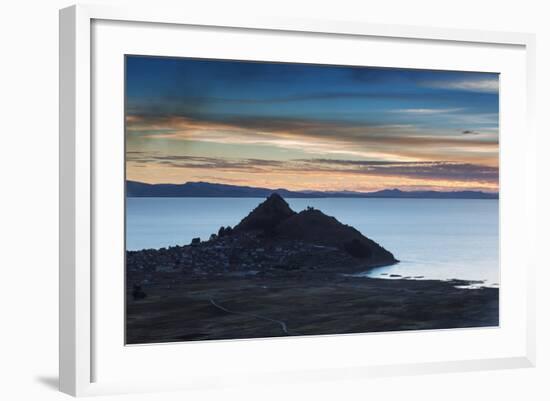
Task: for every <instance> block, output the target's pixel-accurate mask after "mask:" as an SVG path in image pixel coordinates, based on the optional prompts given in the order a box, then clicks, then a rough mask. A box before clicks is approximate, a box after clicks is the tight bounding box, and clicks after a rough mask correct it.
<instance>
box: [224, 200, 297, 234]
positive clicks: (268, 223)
mask: <svg viewBox="0 0 550 401" xmlns="http://www.w3.org/2000/svg"><path fill="white" fill-rule="evenodd" d="M295 214H296V212H294V211H293V210H292V209H291V208H290V206H288V203H286V201H285V200H284V199H283V198H282V197H281V196H280V195H279V194H276V193H274V194H271V195H269V197H268V198H267V199H266V200H265V201H264V202H263V203H261V204H260V205H258V206H257V207H256V208H255V209H254V210H253V211H252V212H250V214H249V215H248V216H246V217H245V218H244V219H242V221H241V222H240V223H239V224H237V225H236V226H235V230H264V231H269V230H271V229H272V228H274V227H276V226H277V225H278V224H280V223H281V222H283V221H284V220H286V219H288V218H289V217H292V216H293V215H295Z"/></svg>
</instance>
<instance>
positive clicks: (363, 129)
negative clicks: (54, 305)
mask: <svg viewBox="0 0 550 401" xmlns="http://www.w3.org/2000/svg"><path fill="white" fill-rule="evenodd" d="M60 32H61V33H60V48H61V56H60V57H61V58H60V69H61V88H60V95H61V96H60V97H61V105H60V107H61V117H60V126H61V129H60V131H61V149H60V155H61V163H60V164H61V167H60V169H61V171H60V176H61V194H60V195H61V196H60V198H61V222H60V231H61V238H60V241H61V262H60V288H61V293H60V316H61V319H60V383H61V390H62V391H64V392H67V393H70V394H73V395H88V394H103V393H113V392H133V391H152V390H166V389H197V388H209V387H213V386H214V387H215V386H224V385H228V384H231V385H235V384H237V385H238V384H239V383H247V382H256V383H262V382H266V383H267V382H268V383H285V382H288V381H290V380H320V379H327V378H330V377H333V378H339V377H349V375H353V377H357V378H358V379H359V378H361V377H369V376H377V375H399V374H403V373H408V374H410V373H415V372H416V373H421V372H426V373H430V372H439V371H459V370H476V369H494V368H506V367H520V366H532V364H533V363H534V337H533V336H534V334H533V333H534V331H533V330H534V329H533V325H534V321H533V316H534V315H533V308H534V305H533V299H534V293H533V290H534V288H533V287H534V286H533V273H532V272H533V266H534V263H535V261H536V258H535V251H534V250H533V249H531V244H532V243H533V241H532V237H533V236H534V230H533V229H532V224H533V213H534V195H533V194H534V192H535V183H534V181H533V176H534V174H532V173H533V171H534V160H533V157H532V155H533V152H532V149H533V144H534V139H533V135H534V134H533V133H532V132H531V130H530V125H529V124H530V113H531V110H532V104H531V102H532V89H533V85H534V75H533V70H532V69H533V61H532V58H533V57H534V55H533V44H534V39H533V37H532V36H531V35H527V34H508V33H493V32H475V31H461V30H446V29H428V28H418V27H398V26H377V25H370V24H366V23H348V22H346V23H343V22H342V23H338V22H322V21H293V20H287V19H285V20H278V19H261V18H254V19H250V20H247V19H232V18H227V17H225V18H221V17H216V16H192V15H182V16H180V15H178V14H177V13H170V14H164V13H162V12H158V11H157V12H156V13H155V11H154V10H143V9H124V10H120V9H111V8H105V7H96V6H85V7H84V6H75V7H71V8H68V9H65V10H62V11H61V19H60ZM289 358H291V359H292V360H291V363H289ZM235 361H238V363H235Z"/></svg>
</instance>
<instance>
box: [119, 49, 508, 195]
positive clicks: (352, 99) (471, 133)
mask: <svg viewBox="0 0 550 401" xmlns="http://www.w3.org/2000/svg"><path fill="white" fill-rule="evenodd" d="M498 98H499V94H498V74H493V73H474V72H459V71H431V70H412V69H389V68H374V67H354V66H332V65H315V64H293V63H268V62H250V61H233V60H208V59H189V58H167V57H150V56H127V58H126V116H125V118H126V175H127V179H128V180H133V181H141V182H147V183H185V182H190V181H205V182H213V183H222V184H232V185H247V186H254V187H266V188H273V189H275V188H286V189H290V190H323V191H344V190H347V191H363V192H368V191H376V190H381V189H389V188H398V189H401V190H440V191H450V190H482V191H490V192H496V191H498V103H499V99H498Z"/></svg>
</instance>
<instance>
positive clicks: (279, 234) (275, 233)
mask: <svg viewBox="0 0 550 401" xmlns="http://www.w3.org/2000/svg"><path fill="white" fill-rule="evenodd" d="M233 232H234V234H233V235H234V236H239V235H240V234H243V233H245V234H246V233H249V234H251V235H252V236H254V237H256V238H260V239H262V240H263V241H266V243H265V244H263V245H262V246H263V247H264V248H263V249H268V248H269V245H268V244H271V245H272V244H273V243H275V244H279V245H280V246H281V245H282V244H287V243H289V242H288V241H290V243H293V244H296V243H305V244H312V245H313V246H314V248H312V249H311V250H310V251H309V254H310V255H312V253H314V252H322V253H324V252H326V250H327V249H334V250H339V252H342V253H345V254H347V255H349V256H351V257H353V258H355V259H359V260H361V261H362V262H361V263H362V264H363V266H366V267H374V266H385V265H389V264H394V263H397V262H398V261H397V260H396V259H395V257H394V256H393V254H392V253H391V252H389V251H387V250H386V249H384V248H383V247H382V246H380V245H379V244H377V243H376V242H374V241H373V240H371V239H369V238H367V237H365V236H364V235H363V234H361V233H360V232H359V231H358V230H356V229H355V228H353V227H351V226H348V225H346V224H342V223H340V222H339V221H338V220H337V219H336V218H334V217H332V216H327V215H326V214H324V213H323V212H322V211H320V210H317V209H314V208H312V207H308V208H307V209H305V210H303V211H301V212H300V213H296V212H295V211H293V210H292V209H291V208H290V206H289V205H288V203H287V202H286V201H285V200H284V199H283V198H282V197H281V196H280V195H279V194H276V193H275V194H271V195H270V196H269V197H268V198H267V199H266V200H265V201H264V202H262V203H261V204H260V205H258V206H257V207H256V208H255V209H254V210H253V211H252V212H250V213H249V214H248V216H246V217H245V218H244V219H242V220H241V222H240V223H239V224H237V225H236V226H235V227H234V230H233ZM245 238H249V236H245Z"/></svg>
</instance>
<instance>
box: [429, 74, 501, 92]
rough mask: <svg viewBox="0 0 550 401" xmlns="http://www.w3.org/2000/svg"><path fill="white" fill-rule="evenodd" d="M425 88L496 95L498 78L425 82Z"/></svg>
mask: <svg viewBox="0 0 550 401" xmlns="http://www.w3.org/2000/svg"><path fill="white" fill-rule="evenodd" d="M425 85H426V86H430V87H432V88H438V89H451V90H460V91H468V92H479V93H498V91H499V81H498V78H497V77H495V78H485V79H463V80H455V81H430V82H425Z"/></svg>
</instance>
